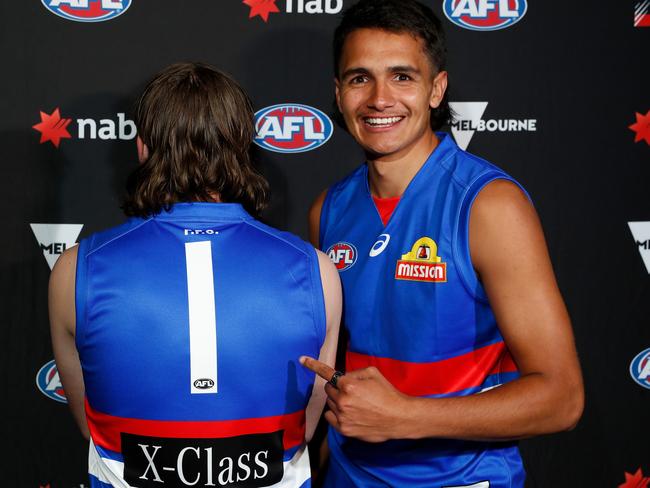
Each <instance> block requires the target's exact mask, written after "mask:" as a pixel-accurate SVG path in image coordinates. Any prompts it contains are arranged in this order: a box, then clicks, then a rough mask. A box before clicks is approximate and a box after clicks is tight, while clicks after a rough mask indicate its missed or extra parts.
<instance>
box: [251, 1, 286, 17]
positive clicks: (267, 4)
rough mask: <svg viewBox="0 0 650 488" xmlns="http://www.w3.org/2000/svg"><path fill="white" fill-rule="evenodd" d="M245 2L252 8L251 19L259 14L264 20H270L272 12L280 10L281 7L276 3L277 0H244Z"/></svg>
mask: <svg viewBox="0 0 650 488" xmlns="http://www.w3.org/2000/svg"><path fill="white" fill-rule="evenodd" d="M244 3H245V4H246V5H248V6H249V7H250V8H251V13H250V15H249V16H248V18H249V19H252V18H253V17H255V16H256V15H259V16H260V17H262V19H263V20H264V22H268V21H269V14H270V13H272V12H278V13H279V12H280V9H279V8H278V6H277V5H276V4H275V0H244Z"/></svg>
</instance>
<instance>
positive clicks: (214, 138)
mask: <svg viewBox="0 0 650 488" xmlns="http://www.w3.org/2000/svg"><path fill="white" fill-rule="evenodd" d="M135 116H136V121H135V122H136V126H137V128H138V135H139V136H140V138H141V139H142V141H143V142H144V143H145V144H146V146H147V148H148V150H149V157H148V158H147V160H146V161H144V162H143V163H142V164H140V165H139V166H138V167H137V168H136V169H135V170H134V171H133V172H132V173H131V175H130V176H129V179H128V181H127V188H126V190H127V196H126V198H125V201H124V204H123V206H122V208H123V210H124V212H125V213H126V214H127V215H129V216H140V217H146V216H149V215H154V214H157V213H159V212H160V211H162V210H163V209H169V207H170V206H171V205H172V204H173V203H177V202H209V201H213V198H212V196H211V194H215V193H216V194H218V195H219V199H220V200H221V201H222V202H231V203H241V204H242V205H243V206H244V208H246V210H248V211H249V212H251V213H253V214H259V213H260V212H261V211H262V210H263V208H264V207H265V206H266V203H267V200H268V196H269V189H268V183H267V182H266V180H265V179H264V178H263V177H262V176H261V175H260V174H259V173H258V172H257V171H256V170H255V168H254V167H253V165H252V161H251V154H250V148H251V143H252V141H253V137H254V135H255V130H254V126H253V108H252V105H251V102H250V100H249V98H248V96H247V95H246V93H244V91H243V90H242V88H241V87H240V86H239V85H238V84H237V82H235V81H234V80H233V79H232V78H231V77H230V76H228V75H226V74H225V73H223V72H221V71H219V70H218V69H216V68H214V67H212V66H210V65H207V64H203V63H178V64H173V65H171V66H169V67H168V68H166V69H164V70H163V71H161V72H160V73H158V74H157V75H156V76H155V77H154V79H153V80H152V81H151V82H150V83H149V84H148V85H147V87H146V88H145V90H144V92H143V93H142V95H141V96H140V99H139V100H138V102H137V104H136V114H135Z"/></svg>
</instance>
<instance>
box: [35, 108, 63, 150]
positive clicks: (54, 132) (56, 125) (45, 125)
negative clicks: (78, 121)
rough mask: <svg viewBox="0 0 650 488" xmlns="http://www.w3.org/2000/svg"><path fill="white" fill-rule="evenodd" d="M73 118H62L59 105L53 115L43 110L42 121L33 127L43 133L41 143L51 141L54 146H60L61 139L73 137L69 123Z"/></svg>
mask: <svg viewBox="0 0 650 488" xmlns="http://www.w3.org/2000/svg"><path fill="white" fill-rule="evenodd" d="M70 122H72V119H62V118H61V113H60V112H59V108H58V107H57V108H56V110H55V111H54V112H52V114H51V115H48V114H46V113H45V112H41V121H40V123H38V124H36V125H33V126H32V128H33V129H36V130H37V131H39V132H40V133H41V141H40V142H41V144H43V143H44V142H47V141H50V142H51V143H52V144H54V147H56V148H58V147H59V144H60V143H61V139H71V138H72V136H71V135H70V133H69V132H68V125H70Z"/></svg>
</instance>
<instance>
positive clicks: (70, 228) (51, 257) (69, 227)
mask: <svg viewBox="0 0 650 488" xmlns="http://www.w3.org/2000/svg"><path fill="white" fill-rule="evenodd" d="M29 225H30V226H31V228H32V231H33V232H34V236H36V240H37V241H38V245H39V246H41V250H42V251H43V256H45V260H46V261H47V264H48V265H49V266H50V269H52V268H54V264H55V263H56V261H57V259H59V256H61V254H63V252H64V251H65V250H66V249H67V248H69V247H72V246H74V245H75V244H76V243H77V237H79V234H80V233H81V229H82V228H83V224H29Z"/></svg>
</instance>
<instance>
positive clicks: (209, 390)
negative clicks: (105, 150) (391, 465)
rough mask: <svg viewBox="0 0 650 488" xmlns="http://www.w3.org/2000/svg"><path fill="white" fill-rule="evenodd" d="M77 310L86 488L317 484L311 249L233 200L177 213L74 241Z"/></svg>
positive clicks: (317, 289)
mask: <svg viewBox="0 0 650 488" xmlns="http://www.w3.org/2000/svg"><path fill="white" fill-rule="evenodd" d="M76 312H77V325H76V344H77V349H78V351H79V357H80V361H81V365H82V369H83V377H84V383H85V388H86V415H87V419H88V426H89V428H90V434H91V444H90V453H89V473H90V480H91V486H92V487H128V486H136V487H143V488H149V487H154V486H155V487H157V488H165V487H173V488H176V487H185V486H192V487H204V486H210V487H212V486H217V487H221V486H237V487H240V486H242V487H243V486H246V487H258V486H274V487H287V488H288V487H291V488H293V487H301V486H310V483H311V482H310V468H309V456H308V453H307V450H306V445H305V439H304V436H305V407H306V405H307V403H308V400H309V398H310V395H311V390H312V386H313V382H314V375H313V374H311V373H310V372H309V371H308V370H306V369H305V368H303V367H302V366H301V365H300V364H299V362H298V358H299V357H300V356H301V355H303V354H304V355H310V356H313V357H318V354H319V351H320V348H321V346H322V344H323V341H324V338H325V330H326V326H325V306H324V301H323V291H322V287H321V281H320V273H319V267H318V258H317V256H316V252H315V250H314V249H313V248H312V247H311V246H310V245H309V244H307V243H305V242H303V241H302V240H301V239H299V238H297V237H295V236H293V235H291V234H288V233H285V232H280V231H278V230H275V229H273V228H270V227H268V226H266V225H264V224H262V223H260V222H258V221H256V220H254V219H253V218H252V217H251V216H250V215H249V214H248V213H246V211H245V210H244V209H243V208H242V207H241V206H240V205H238V204H221V203H218V204H217V203H184V204H176V205H173V206H172V208H171V209H170V211H163V212H161V213H160V214H158V215H156V216H154V217H152V218H148V219H139V218H134V219H130V220H128V221H127V222H126V223H125V224H123V225H121V226H118V227H115V228H113V229H110V230H108V231H105V232H101V233H99V234H95V235H93V236H91V237H89V238H88V239H85V240H83V241H82V242H81V243H80V245H79V251H78V261H77V275H76Z"/></svg>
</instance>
